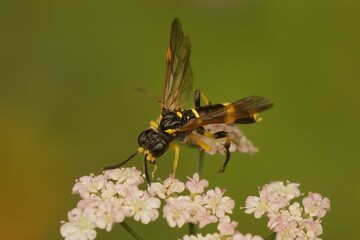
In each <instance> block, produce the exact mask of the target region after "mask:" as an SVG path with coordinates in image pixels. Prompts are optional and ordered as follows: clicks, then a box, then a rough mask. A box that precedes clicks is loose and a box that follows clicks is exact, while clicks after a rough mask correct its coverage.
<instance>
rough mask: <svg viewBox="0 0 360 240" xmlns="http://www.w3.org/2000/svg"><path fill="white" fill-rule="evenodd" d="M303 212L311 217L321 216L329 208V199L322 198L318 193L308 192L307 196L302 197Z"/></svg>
mask: <svg viewBox="0 0 360 240" xmlns="http://www.w3.org/2000/svg"><path fill="white" fill-rule="evenodd" d="M303 205H304V210H305V213H308V214H309V215H310V216H311V217H315V216H316V217H318V218H322V217H324V216H325V214H326V212H328V211H329V210H330V200H329V199H328V198H323V197H322V196H321V195H320V194H318V193H312V192H309V194H308V196H307V197H305V198H304V199H303Z"/></svg>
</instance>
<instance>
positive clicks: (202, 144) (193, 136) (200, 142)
mask: <svg viewBox="0 0 360 240" xmlns="http://www.w3.org/2000/svg"><path fill="white" fill-rule="evenodd" d="M189 138H190V139H191V140H193V141H194V142H195V143H196V144H197V145H199V146H200V147H201V148H202V149H204V150H205V151H210V150H211V146H210V145H209V144H207V143H206V142H204V141H203V140H201V139H200V138H199V137H198V136H197V135H196V134H194V133H190V135H189Z"/></svg>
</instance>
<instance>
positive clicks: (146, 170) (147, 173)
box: [144, 155, 151, 184]
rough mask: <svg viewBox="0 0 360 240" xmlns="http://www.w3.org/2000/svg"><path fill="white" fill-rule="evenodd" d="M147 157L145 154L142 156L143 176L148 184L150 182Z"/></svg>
mask: <svg viewBox="0 0 360 240" xmlns="http://www.w3.org/2000/svg"><path fill="white" fill-rule="evenodd" d="M147 161H148V160H147V159H146V155H145V157H144V172H145V178H146V181H147V183H148V184H151V181H150V176H149V172H148V168H147Z"/></svg>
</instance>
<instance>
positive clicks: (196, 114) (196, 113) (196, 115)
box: [191, 108, 200, 118]
mask: <svg viewBox="0 0 360 240" xmlns="http://www.w3.org/2000/svg"><path fill="white" fill-rule="evenodd" d="M191 111H192V112H193V114H194V115H195V117H196V118H199V117H200V114H199V113H198V112H197V111H196V109H195V108H191Z"/></svg>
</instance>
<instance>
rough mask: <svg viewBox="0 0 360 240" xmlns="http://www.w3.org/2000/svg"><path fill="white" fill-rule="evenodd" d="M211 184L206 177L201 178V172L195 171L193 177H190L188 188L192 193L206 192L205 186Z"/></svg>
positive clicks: (187, 183)
mask: <svg viewBox="0 0 360 240" xmlns="http://www.w3.org/2000/svg"><path fill="white" fill-rule="evenodd" d="M208 186H209V182H208V181H207V180H205V179H202V180H200V177H199V174H198V173H194V175H193V178H190V177H188V181H187V182H186V188H187V189H188V190H189V191H190V193H195V194H200V193H203V192H204V188H206V187H208Z"/></svg>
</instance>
